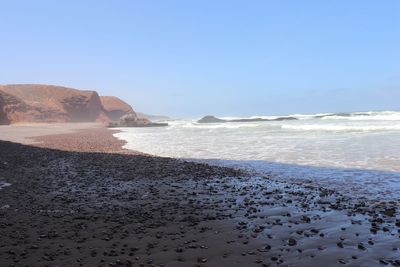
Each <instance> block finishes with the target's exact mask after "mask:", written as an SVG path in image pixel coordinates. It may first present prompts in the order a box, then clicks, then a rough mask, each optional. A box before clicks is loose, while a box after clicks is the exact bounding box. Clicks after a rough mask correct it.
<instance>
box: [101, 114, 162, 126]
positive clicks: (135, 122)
mask: <svg viewBox="0 0 400 267" xmlns="http://www.w3.org/2000/svg"><path fill="white" fill-rule="evenodd" d="M162 126H168V123H155V122H151V121H150V120H148V119H146V118H139V117H137V116H136V114H128V115H125V116H122V117H121V118H120V119H119V121H117V122H111V123H110V124H109V125H108V127H110V128H113V127H162Z"/></svg>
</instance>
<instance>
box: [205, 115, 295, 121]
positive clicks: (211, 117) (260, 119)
mask: <svg viewBox="0 0 400 267" xmlns="http://www.w3.org/2000/svg"><path fill="white" fill-rule="evenodd" d="M284 120H297V118H296V117H278V118H275V119H263V118H251V119H234V120H223V119H219V118H217V117H215V116H211V115H208V116H205V117H203V118H201V119H200V120H198V121H197V122H198V123H223V122H258V121H284Z"/></svg>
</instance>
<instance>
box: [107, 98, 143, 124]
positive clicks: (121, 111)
mask: <svg viewBox="0 0 400 267" xmlns="http://www.w3.org/2000/svg"><path fill="white" fill-rule="evenodd" d="M100 100H101V103H102V104H103V107H104V110H105V111H106V113H107V115H108V117H109V118H110V119H111V120H113V121H116V120H119V119H120V118H121V117H122V116H124V115H128V114H133V115H134V116H135V117H136V113H135V111H133V109H132V107H131V106H130V105H129V104H128V103H126V102H125V101H123V100H121V99H119V98H118V97H115V96H101V97H100Z"/></svg>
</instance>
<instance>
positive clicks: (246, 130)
mask: <svg viewBox="0 0 400 267" xmlns="http://www.w3.org/2000/svg"><path fill="white" fill-rule="evenodd" d="M289 116H291V117H295V118H297V120H283V121H262V122H226V123H209V124H202V123H197V119H193V120H173V121H169V126H168V127H164V128H121V130H122V132H120V133H116V134H115V135H116V136H117V137H118V138H120V139H123V140H125V141H127V144H126V145H125V148H127V149H132V150H137V151H142V152H145V153H149V154H154V155H158V156H168V157H177V158H184V159H190V160H196V161H198V160H201V161H207V162H210V163H214V164H219V165H225V166H236V167H242V168H248V169H253V170H256V171H258V172H262V173H267V174H272V175H273V177H275V178H279V179H291V180H292V179H295V180H313V181H314V182H318V183H321V185H323V186H331V187H335V188H340V189H341V190H342V191H344V192H348V193H349V194H352V193H353V192H355V191H356V192H358V193H359V195H360V194H362V195H364V196H369V195H371V194H375V195H376V194H379V197H380V198H389V199H390V198H399V195H400V193H399V192H400V112H396V111H383V112H353V113H324V114H294V115H289ZM254 117H258V118H259V117H261V118H265V119H274V118H276V116H253V118H254ZM250 118H252V117H250ZM225 119H238V118H225Z"/></svg>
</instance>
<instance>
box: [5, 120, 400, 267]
mask: <svg viewBox="0 0 400 267" xmlns="http://www.w3.org/2000/svg"><path fill="white" fill-rule="evenodd" d="M0 138H1V132H0ZM123 144H124V142H123V141H120V140H117V139H115V138H114V137H113V136H112V131H110V130H108V129H105V128H98V127H97V128H95V129H86V130H83V131H78V132H72V133H71V132H70V133H65V132H64V133H62V134H56V135H55V134H52V135H50V136H45V137H37V138H35V139H34V144H33V145H29V146H28V145H21V144H16V143H10V142H4V141H0V181H2V182H3V183H8V184H7V186H4V187H2V189H1V190H0V236H1V239H0V266H385V265H388V266H390V265H392V266H400V216H399V212H398V206H399V205H398V204H399V203H398V201H393V202H373V201H371V200H367V199H362V198H356V197H354V198H348V197H345V196H344V195H342V194H340V192H335V191H334V190H327V189H325V188H322V187H318V186H316V185H314V184H313V183H311V182H310V183H307V182H303V183H294V182H290V183H289V182H287V183H285V182H282V181H281V182H279V181H275V180H274V177H269V176H257V175H254V174H250V173H246V172H244V171H239V170H235V169H230V168H222V167H213V166H209V165H206V164H200V163H191V162H184V161H180V160H176V159H171V158H161V157H152V156H148V155H143V154H140V153H137V152H133V151H128V150H124V149H122V148H121V146H122V145H123Z"/></svg>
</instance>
